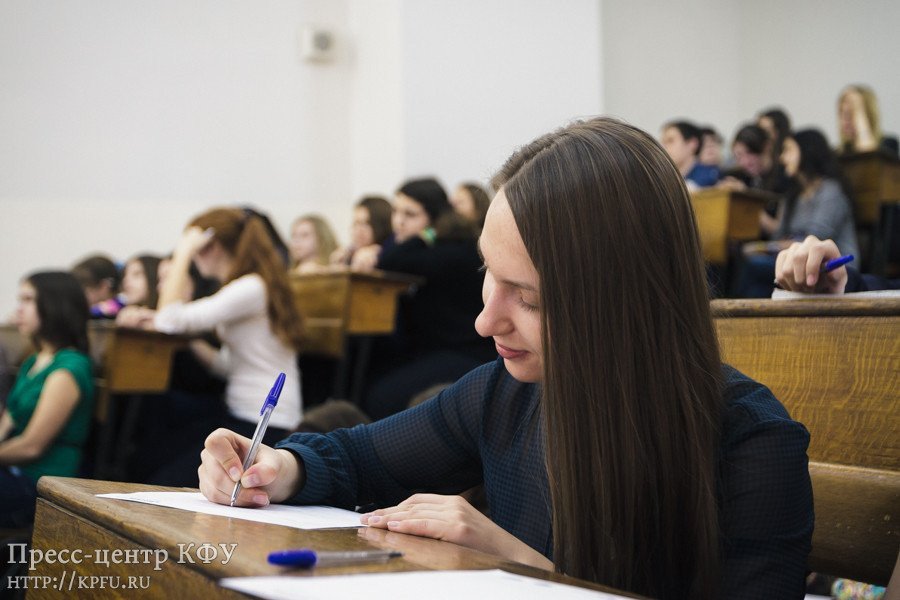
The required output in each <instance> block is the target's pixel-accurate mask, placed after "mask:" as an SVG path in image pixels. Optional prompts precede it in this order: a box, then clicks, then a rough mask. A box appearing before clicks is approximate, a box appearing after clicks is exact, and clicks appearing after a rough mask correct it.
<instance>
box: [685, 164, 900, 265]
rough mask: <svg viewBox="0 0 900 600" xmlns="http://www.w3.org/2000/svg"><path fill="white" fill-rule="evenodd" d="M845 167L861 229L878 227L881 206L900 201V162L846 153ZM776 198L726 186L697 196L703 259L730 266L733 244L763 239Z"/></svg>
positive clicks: (843, 169) (696, 209) (695, 193)
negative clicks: (763, 217) (764, 214)
mask: <svg viewBox="0 0 900 600" xmlns="http://www.w3.org/2000/svg"><path fill="white" fill-rule="evenodd" d="M841 168H842V172H843V174H844V176H845V177H846V179H847V181H848V183H849V184H850V190H851V194H852V197H853V202H854V206H855V215H854V218H855V220H856V225H857V226H858V227H864V228H872V227H874V226H876V225H877V224H878V222H879V218H880V214H881V206H882V205H883V204H886V203H897V202H900V161H898V160H897V159H896V158H894V157H890V156H887V155H885V154H883V153H880V152H867V153H863V154H853V155H848V156H843V157H841ZM774 198H775V196H773V195H772V194H769V193H766V192H760V191H756V190H744V191H739V192H738V191H730V190H726V189H720V188H707V189H703V190H699V191H697V192H694V193H693V194H691V203H692V204H693V207H694V215H695V216H696V219H697V227H698V229H699V231H700V245H701V248H702V250H703V258H704V259H705V260H706V261H707V262H708V263H710V264H713V265H717V266H722V265H725V264H727V262H728V251H729V248H730V247H731V246H733V245H734V244H736V243H740V242H747V241H752V240H757V239H759V234H760V229H759V212H760V211H761V210H762V209H763V208H765V206H766V204H767V203H768V202H769V201H771V200H772V199H774Z"/></svg>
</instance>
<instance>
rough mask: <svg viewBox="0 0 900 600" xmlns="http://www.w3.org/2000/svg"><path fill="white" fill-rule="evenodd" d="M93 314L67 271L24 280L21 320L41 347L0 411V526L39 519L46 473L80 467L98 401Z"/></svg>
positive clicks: (72, 471)
mask: <svg viewBox="0 0 900 600" xmlns="http://www.w3.org/2000/svg"><path fill="white" fill-rule="evenodd" d="M88 314H89V313H88V305H87V300H86V298H85V296H84V292H83V291H82V289H81V286H80V285H79V284H78V281H77V280H76V279H75V277H73V276H72V275H71V274H69V273H65V272H41V273H34V274H33V275H30V276H28V277H26V278H25V279H23V280H22V283H21V285H20V286H19V299H18V306H17V308H16V317H15V320H16V324H17V325H18V328H19V332H20V333H21V334H22V335H25V336H28V337H30V338H31V340H32V342H33V344H34V347H35V348H36V352H35V354H33V355H31V356H30V357H28V359H26V360H25V362H24V363H23V364H22V367H21V368H20V369H19V375H18V377H17V378H16V381H15V383H14V384H13V387H12V390H11V391H10V393H9V397H8V398H7V404H6V409H5V410H4V411H3V414H2V416H0V440H3V441H2V442H0V527H24V526H27V525H28V524H29V523H31V522H32V521H33V520H34V505H35V498H36V495H37V494H36V483H37V480H38V479H39V478H40V477H41V476H42V475H57V476H64V477H71V476H74V475H77V474H78V469H79V465H80V463H81V454H82V447H83V446H84V443H85V439H86V438H87V436H88V430H89V428H90V425H91V411H92V407H93V402H94V380H93V376H92V372H91V371H92V369H91V359H90V357H89V356H88V338H87V321H88Z"/></svg>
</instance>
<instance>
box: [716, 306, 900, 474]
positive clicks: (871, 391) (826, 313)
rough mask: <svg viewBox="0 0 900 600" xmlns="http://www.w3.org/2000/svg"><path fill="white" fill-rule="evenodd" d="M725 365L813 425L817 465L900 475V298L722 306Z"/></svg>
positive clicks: (719, 308)
mask: <svg viewBox="0 0 900 600" xmlns="http://www.w3.org/2000/svg"><path fill="white" fill-rule="evenodd" d="M713 310H714V312H715V313H716V315H717V317H716V327H717V330H718V334H719V344H720V346H721V348H722V355H723V360H724V361H725V362H727V363H728V364H730V365H732V366H733V367H735V368H736V369H738V370H740V371H742V372H743V373H745V374H746V375H748V376H750V377H752V378H753V379H756V380H757V381H759V382H761V383H763V384H765V385H767V386H768V387H769V389H771V390H772V392H773V393H774V394H775V396H776V397H777V398H778V399H779V400H780V401H781V402H782V403H783V404H784V405H785V407H786V408H787V409H788V411H789V412H790V414H791V416H792V417H793V418H794V419H796V420H798V421H800V422H801V423H803V424H804V425H806V427H807V429H809V431H810V434H811V436H812V439H811V441H810V447H809V457H810V460H815V461H820V462H828V463H836V464H844V465H853V466H860V467H869V468H877V469H887V470H892V471H900V299H895V298H891V299H878V300H833V301H828V300H825V301H822V300H781V301H775V300H756V301H751V300H726V301H719V300H717V301H713Z"/></svg>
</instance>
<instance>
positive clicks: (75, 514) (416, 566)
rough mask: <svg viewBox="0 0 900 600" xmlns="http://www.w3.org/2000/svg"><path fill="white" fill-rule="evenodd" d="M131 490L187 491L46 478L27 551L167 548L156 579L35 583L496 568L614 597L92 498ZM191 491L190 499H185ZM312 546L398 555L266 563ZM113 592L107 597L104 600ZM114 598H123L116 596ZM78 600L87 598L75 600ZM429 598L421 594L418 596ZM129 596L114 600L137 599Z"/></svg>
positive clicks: (402, 541) (124, 571)
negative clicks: (212, 551)
mask: <svg viewBox="0 0 900 600" xmlns="http://www.w3.org/2000/svg"><path fill="white" fill-rule="evenodd" d="M134 491H186V490H184V489H180V488H161V487H156V486H148V485H139V484H126V483H114V482H105V481H93V480H84V479H65V478H57V477H44V478H42V479H41V480H40V482H39V484H38V494H39V499H38V508H37V516H36V519H35V527H34V536H33V542H32V547H33V548H34V549H36V550H40V551H41V552H46V551H47V550H50V549H55V550H63V549H68V550H69V551H70V552H71V551H72V550H75V549H81V550H82V553H83V554H84V555H85V556H87V555H89V554H90V555H91V556H94V553H95V551H96V550H101V551H102V550H109V551H110V552H112V551H113V550H115V549H123V550H142V549H150V550H157V549H164V550H166V551H167V552H168V553H169V559H168V561H166V562H165V563H164V564H163V565H162V568H161V570H160V571H155V570H154V566H155V563H154V562H153V561H152V560H151V561H150V564H143V563H140V562H139V563H137V564H114V563H112V562H110V564H109V565H108V566H106V565H103V564H96V563H95V561H90V560H83V561H82V563H81V564H72V563H71V562H70V563H67V564H59V563H55V564H50V563H49V562H41V563H39V564H38V565H37V567H36V569H35V570H34V571H31V572H30V573H29V575H36V576H40V577H44V576H46V577H56V578H62V577H64V576H67V577H69V578H71V577H72V575H71V573H72V571H75V572H76V574H77V575H80V576H92V575H94V576H97V575H109V576H119V577H120V578H121V581H126V580H127V579H128V577H129V576H131V577H149V578H150V579H149V583H150V588H149V589H148V590H146V596H153V597H163V596H166V595H168V596H170V597H183V598H188V597H192V598H193V597H202V596H204V595H207V596H210V597H216V598H219V597H222V598H236V597H243V596H241V595H240V594H237V593H234V592H230V591H228V590H225V589H222V588H220V587H218V585H217V584H216V581H217V580H218V579H219V578H222V577H240V576H263V575H281V574H290V575H294V576H299V577H304V576H306V577H314V576H319V575H336V574H347V573H376V572H379V573H380V572H389V571H422V570H451V569H453V570H460V569H495V568H500V569H504V570H506V571H510V572H514V573H518V574H521V575H528V576H532V577H538V578H541V579H549V580H553V581H560V582H564V583H571V584H575V585H579V586H582V587H589V588H592V589H598V590H605V591H612V590H609V589H608V588H602V587H599V586H595V585H593V584H590V583H587V582H583V581H580V580H576V579H573V578H570V577H563V576H560V575H556V574H553V573H549V572H546V571H542V570H540V569H535V568H531V567H526V566H524V565H520V564H517V563H512V562H508V561H504V560H501V559H499V558H497V557H494V556H491V555H488V554H484V553H481V552H478V551H475V550H470V549H468V548H463V547H462V546H457V545H456V544H451V543H448V542H441V541H438V540H432V539H427V538H420V537H414V536H407V535H403V534H396V533H389V532H384V531H381V530H374V529H365V530H364V531H365V532H366V534H367V535H365V536H362V535H360V534H359V533H358V531H359V530H358V529H357V528H349V529H328V530H302V529H294V528H290V527H281V526H277V525H269V524H265V523H256V522H253V521H245V520H241V519H231V518H227V517H218V516H212V515H202V514H197V513H193V512H189V511H183V510H177V509H171V508H165V507H160V506H153V505H149V504H139V503H136V502H125V501H121V500H111V499H106V498H97V497H96V496H95V494H99V493H109V492H134ZM191 491H196V490H191ZM203 543H208V544H211V545H212V546H213V547H218V545H219V544H226V545H229V547H230V544H237V546H236V547H235V549H234V554H233V556H232V558H231V559H230V560H229V561H228V562H227V564H222V563H223V560H224V554H223V552H222V551H221V550H220V551H219V555H218V556H217V559H215V560H212V561H211V562H209V563H208V564H204V563H203V562H202V560H199V559H198V555H197V553H196V549H197V548H198V547H199V546H200V545H201V544H203ZM179 544H182V546H181V548H189V547H190V546H189V545H190V544H194V546H193V553H192V554H191V556H192V558H193V559H194V561H195V564H190V563H189V562H187V561H186V560H185V561H183V562H182V563H181V564H179V562H178V559H179V556H180V547H179ZM296 547H310V548H314V549H318V550H368V549H373V548H377V549H392V550H399V551H400V552H403V556H402V557H401V558H397V559H392V560H390V561H389V562H387V563H385V564H363V565H353V566H343V567H337V566H335V567H328V568H318V569H314V570H308V571H304V570H292V571H288V570H285V569H283V568H280V567H275V566H273V565H270V564H268V563H267V562H266V555H267V554H268V553H269V552H271V551H273V550H279V549H284V548H296ZM101 591H102V590H96V589H95V590H94V592H93V593H92V594H91V595H92V597H100V595H101V594H99V593H98V592H101ZM114 592H116V590H106V593H107V594H109V595H111V596H116V595H118V594H114ZM119 592H120V593H121V590H119ZM82 593H85V592H82ZM422 593H423V596H424V597H427V595H428V594H427V590H423V592H422ZM32 595H33V597H35V598H59V597H67V596H70V594H69V593H68V592H67V591H59V590H56V589H40V590H34V591H32V592H31V593H30V595H29V597H32ZM135 596H136V594H134V593H133V592H129V593H126V594H125V595H124V596H120V597H135Z"/></svg>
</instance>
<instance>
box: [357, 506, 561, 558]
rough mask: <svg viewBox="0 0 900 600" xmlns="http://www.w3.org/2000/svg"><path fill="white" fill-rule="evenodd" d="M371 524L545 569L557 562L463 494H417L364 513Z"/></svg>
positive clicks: (363, 517)
mask: <svg viewBox="0 0 900 600" xmlns="http://www.w3.org/2000/svg"><path fill="white" fill-rule="evenodd" d="M360 521H361V522H362V523H363V524H364V525H368V526H369V527H376V528H379V529H387V530H389V531H393V532H396V533H408V534H411V535H418V536H422V537H430V538H434V539H438V540H444V541H446V542H453V543H454V544H459V545H460V546H466V547H467V548H474V549H476V550H481V551H482V552H488V553H490V554H494V555H496V556H501V557H503V558H506V559H508V560H514V561H516V562H520V563H524V564H527V565H531V566H534V567H539V568H542V569H552V568H553V564H552V563H551V562H550V561H549V560H548V559H547V558H546V557H545V556H544V555H542V554H540V553H539V552H537V551H536V550H534V549H533V548H531V547H530V546H528V545H527V544H526V543H525V542H523V541H521V540H519V539H518V538H517V537H515V536H513V535H512V534H511V533H509V532H507V531H506V530H505V529H503V528H502V527H500V526H499V525H497V524H496V523H494V522H493V521H491V520H490V519H489V518H487V517H486V516H484V514H482V513H481V512H479V511H478V510H477V509H476V508H475V507H474V506H472V505H471V504H469V503H468V502H467V501H466V500H465V498H463V497H461V496H441V495H438V494H414V495H413V496H410V497H409V498H407V499H406V500H404V501H403V502H401V503H400V504H398V505H397V506H392V507H390V508H383V509H380V510H376V511H373V512H370V513H367V514H365V515H363V516H362V517H361V519H360Z"/></svg>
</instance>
